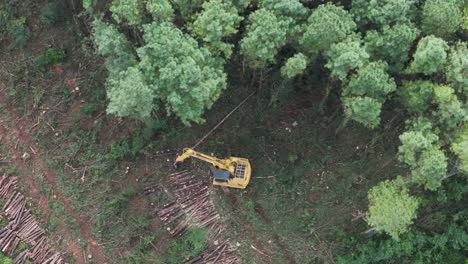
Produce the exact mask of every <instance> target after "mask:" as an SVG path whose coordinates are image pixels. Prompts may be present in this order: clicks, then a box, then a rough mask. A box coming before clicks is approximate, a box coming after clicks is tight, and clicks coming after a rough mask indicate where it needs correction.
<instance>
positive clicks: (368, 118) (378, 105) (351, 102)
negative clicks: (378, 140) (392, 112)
mask: <svg viewBox="0 0 468 264" xmlns="http://www.w3.org/2000/svg"><path fill="white" fill-rule="evenodd" d="M343 105H344V111H345V114H346V118H347V119H352V120H354V121H356V122H359V123H361V124H363V125H364V126H366V127H369V128H376V127H377V126H378V125H379V124H380V111H381V109H382V101H381V100H377V99H374V98H371V97H345V98H343Z"/></svg>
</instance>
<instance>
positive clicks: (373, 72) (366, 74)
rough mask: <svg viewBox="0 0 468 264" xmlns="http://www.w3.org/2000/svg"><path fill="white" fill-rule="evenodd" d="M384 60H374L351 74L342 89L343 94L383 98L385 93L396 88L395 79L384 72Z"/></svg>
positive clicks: (385, 65) (385, 64) (385, 66)
mask: <svg viewBox="0 0 468 264" xmlns="http://www.w3.org/2000/svg"><path fill="white" fill-rule="evenodd" d="M387 67H388V65H387V63H385V62H384V61H374V62H370V63H369V64H367V65H365V66H364V67H361V68H360V69H359V70H358V71H357V73H355V74H354V75H352V76H351V79H350V81H349V82H348V84H347V85H345V87H344V89H343V96H349V95H359V96H369V97H373V98H381V99H385V97H386V96H387V94H389V93H391V92H393V91H395V90H396V84H395V80H394V79H393V78H391V77H390V76H389V75H388V73H387V72H386V69H387Z"/></svg>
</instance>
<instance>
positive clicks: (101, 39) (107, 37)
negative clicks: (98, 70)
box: [93, 19, 137, 75]
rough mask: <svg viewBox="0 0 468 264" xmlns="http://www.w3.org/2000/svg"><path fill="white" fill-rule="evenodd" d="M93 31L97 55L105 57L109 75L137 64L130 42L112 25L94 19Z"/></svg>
mask: <svg viewBox="0 0 468 264" xmlns="http://www.w3.org/2000/svg"><path fill="white" fill-rule="evenodd" d="M93 29H94V34H93V36H94V42H95V43H96V48H97V53H98V54H99V55H101V56H104V57H106V68H107V70H108V71H109V73H110V74H111V75H113V74H119V73H120V72H122V71H125V70H126V69H127V68H128V67H130V66H133V65H135V64H136V63H137V61H136V58H135V56H134V55H133V51H132V47H131V44H130V42H129V41H128V40H127V38H126V37H125V36H124V35H123V34H122V33H120V32H119V31H118V30H117V28H116V27H115V26H114V25H112V24H108V23H105V22H103V21H101V20H100V19H96V20H94V22H93Z"/></svg>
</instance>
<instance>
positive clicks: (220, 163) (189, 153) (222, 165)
mask: <svg viewBox="0 0 468 264" xmlns="http://www.w3.org/2000/svg"><path fill="white" fill-rule="evenodd" d="M190 157H194V158H197V159H200V160H203V161H206V162H208V163H211V164H212V165H213V166H215V167H217V168H219V169H222V170H229V164H226V162H225V161H224V160H221V159H218V158H215V157H212V156H210V155H206V154H204V153H201V152H197V151H195V150H193V149H191V148H184V151H183V153H182V155H180V156H178V157H177V159H176V161H175V165H177V164H179V163H181V162H183V161H184V160H185V159H187V158H190Z"/></svg>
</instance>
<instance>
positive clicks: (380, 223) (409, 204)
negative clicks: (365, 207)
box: [366, 177, 419, 240]
mask: <svg viewBox="0 0 468 264" xmlns="http://www.w3.org/2000/svg"><path fill="white" fill-rule="evenodd" d="M368 199H369V212H368V214H367V217H366V220H367V222H368V223H369V225H370V226H372V227H374V228H375V229H376V230H377V231H380V232H385V233H387V234H389V235H390V236H391V237H392V238H394V239H396V240H398V239H399V237H400V236H401V235H402V234H403V233H405V232H407V231H408V228H409V226H410V225H411V224H412V223H413V219H414V218H415V217H416V210H417V209H418V206H419V201H418V199H416V198H414V197H412V196H410V195H409V194H408V189H407V188H406V187H405V183H404V181H403V179H402V178H401V177H398V178H396V179H395V180H392V181H389V180H387V181H384V182H381V183H380V184H379V185H377V186H375V187H373V188H372V189H370V190H369V193H368Z"/></svg>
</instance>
